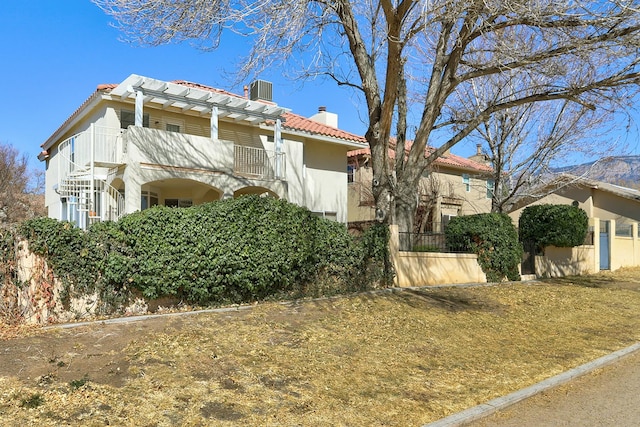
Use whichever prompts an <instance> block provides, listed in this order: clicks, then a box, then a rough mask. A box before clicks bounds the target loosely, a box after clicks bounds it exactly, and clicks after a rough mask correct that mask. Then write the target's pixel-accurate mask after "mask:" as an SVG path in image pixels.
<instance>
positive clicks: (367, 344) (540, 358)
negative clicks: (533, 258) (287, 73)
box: [0, 269, 640, 427]
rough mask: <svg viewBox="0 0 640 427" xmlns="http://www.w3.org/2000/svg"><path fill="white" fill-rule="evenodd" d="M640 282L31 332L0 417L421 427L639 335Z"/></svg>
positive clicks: (4, 352) (5, 382) (10, 363)
mask: <svg viewBox="0 0 640 427" xmlns="http://www.w3.org/2000/svg"><path fill="white" fill-rule="evenodd" d="M576 281H580V284H579V285H577V284H576V283H574V282H576ZM639 290H640V269H638V270H636V271H633V272H632V274H630V275H629V277H620V276H615V277H614V276H606V275H604V276H602V275H601V276H598V277H593V278H582V279H579V280H578V279H562V280H561V281H556V282H548V283H538V284H530V285H527V284H524V285H521V284H513V285H505V286H494V287H474V288H443V289H433V288H432V289H426V288H425V289H424V290H408V291H403V292H386V293H381V294H376V295H373V294H368V295H358V296H350V297H341V298H333V299H324V300H318V301H304V302H294V303H290V304H276V303H266V304H258V305H257V306H255V307H254V308H253V309H251V310H232V311H224V312H219V313H210V314H191V315H180V316H171V317H154V318H147V319H145V320H139V321H132V322H122V323H105V322H95V323H92V324H90V325H87V326H79V327H73V328H53V329H49V330H39V331H35V332H33V331H32V332H31V335H30V336H25V337H18V338H12V339H8V340H3V341H2V340H0V425H2V426H3V427H4V426H14V425H15V426H23V425H39V426H42V425H52V426H58V425H87V426H93V425H96V426H98V425H131V426H138V425H143V426H170V425H194V426H195V425H202V426H208V425H225V426H226V425H229V426H232V425H274V426H280V425H305V426H329V425H354V426H355V425H385V426H408V425H415V426H418V425H423V424H426V423H428V422H431V421H435V420H437V419H438V418H442V417H444V416H447V415H450V414H451V413H454V412H457V411H460V410H462V409H465V408H468V407H472V406H475V405H477V404H479V403H482V402H485V401H487V400H490V399H492V398H495V397H498V396H499V395H503V394H506V393H508V392H512V391H515V390H517V389H519V388H523V387H524V386H525V385H530V384H531V383H535V382H537V381H540V380H541V379H544V378H547V377H549V376H552V375H556V374H558V373H559V372H562V371H563V370H566V369H567V368H568V367H575V366H578V365H580V364H582V363H586V362H587V361H590V360H594V359H596V358H597V357H600V356H602V355H604V354H608V353H610V352H611V351H613V350H616V349H619V348H622V347H625V346H627V345H630V344H632V343H635V342H637V341H638V340H639V339H640V316H638V313H640V294H639V292H638V291H639ZM598 316H602V317H598ZM591 322H592V323H591ZM547 346H548V347H547ZM553 393H560V394H562V393H564V391H562V390H560V391H557V392H553ZM638 395H640V393H638ZM553 396H556V395H553ZM549 399H551V400H557V399H556V398H555V397H550V398H549ZM507 418H509V417H506V418H505V416H501V418H500V419H501V420H504V419H507ZM510 419H513V418H510ZM494 421H495V420H494ZM486 422H488V424H487V423H485V424H481V425H482V426H492V425H494V424H491V422H493V421H491V420H486ZM496 422H497V421H496ZM495 425H496V426H498V425H502V424H495ZM506 425H509V424H505V426H506ZM512 425H545V424H539V423H533V424H520V423H519V422H516V424H512ZM546 425H577V424H553V423H550V424H546ZM603 425H606V424H603Z"/></svg>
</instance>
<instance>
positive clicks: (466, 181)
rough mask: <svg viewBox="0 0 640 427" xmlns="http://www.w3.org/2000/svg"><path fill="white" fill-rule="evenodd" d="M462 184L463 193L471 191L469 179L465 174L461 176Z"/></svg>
mask: <svg viewBox="0 0 640 427" xmlns="http://www.w3.org/2000/svg"><path fill="white" fill-rule="evenodd" d="M462 184H463V185H464V191H466V192H469V191H471V178H469V175H468V174H466V173H463V174H462Z"/></svg>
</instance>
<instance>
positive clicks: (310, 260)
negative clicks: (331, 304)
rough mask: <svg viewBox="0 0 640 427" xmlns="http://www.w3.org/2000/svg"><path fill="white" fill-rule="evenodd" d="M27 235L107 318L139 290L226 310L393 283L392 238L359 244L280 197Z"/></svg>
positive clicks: (46, 222) (52, 227)
mask: <svg viewBox="0 0 640 427" xmlns="http://www.w3.org/2000/svg"><path fill="white" fill-rule="evenodd" d="M384 229H385V230H386V227H384ZM20 232H21V234H22V235H24V236H25V237H26V238H27V239H28V241H29V246H30V248H31V250H32V251H33V252H34V253H36V254H39V255H41V256H43V257H45V259H47V261H48V263H49V264H50V265H51V266H52V268H53V269H54V271H55V274H56V276H57V277H58V278H59V279H60V280H61V281H62V283H63V284H64V287H65V292H66V295H67V296H78V295H86V294H92V293H96V294H97V295H98V296H99V298H100V301H101V302H102V304H103V306H102V309H103V310H104V311H112V310H114V309H117V308H118V307H122V305H123V303H124V301H126V299H127V298H128V297H129V296H130V295H131V292H132V291H136V292H139V293H141V294H142V295H143V296H144V297H145V298H147V299H154V298H159V297H166V296H169V297H175V298H177V299H180V300H183V301H185V302H188V303H197V304H222V303H240V302H248V301H254V300H259V299H265V298H272V297H278V296H279V297H287V296H288V297H291V296H295V297H301V296H307V295H310V296H317V295H318V294H324V295H326V294H332V293H340V292H348V291H353V290H363V289H371V288H373V287H377V286H384V285H387V284H389V283H390V282H391V279H392V276H391V275H390V273H389V271H391V269H390V266H389V261H388V248H387V242H388V230H387V232H386V234H385V233H384V230H383V231H381V230H380V229H379V228H378V227H373V228H372V229H371V230H370V231H368V232H366V233H365V235H364V236H363V237H362V238H361V239H360V240H357V241H356V240H354V238H353V237H352V236H350V235H349V234H348V233H347V230H346V227H345V226H344V225H343V224H340V223H336V222H334V221H329V220H325V219H322V218H318V217H316V216H314V215H313V214H311V213H310V212H309V211H308V210H307V209H304V208H301V207H298V206H296V205H293V204H291V203H288V202H286V201H282V200H277V199H273V198H264V197H257V196H245V197H241V198H238V199H230V200H224V201H218V202H213V203H208V204H203V205H198V206H194V207H191V208H180V209H177V208H167V207H161V206H156V207H153V208H151V209H147V210H144V211H142V212H136V213H133V214H130V215H126V216H125V217H123V218H122V219H120V220H119V221H117V222H103V223H97V224H94V225H93V226H91V227H90V229H89V230H88V231H87V232H84V231H82V230H80V229H78V228H76V227H74V226H73V225H72V224H70V223H68V222H61V221H57V220H53V219H50V218H38V219H33V220H29V221H26V222H25V223H23V224H22V226H21V228H20ZM385 272H386V273H385Z"/></svg>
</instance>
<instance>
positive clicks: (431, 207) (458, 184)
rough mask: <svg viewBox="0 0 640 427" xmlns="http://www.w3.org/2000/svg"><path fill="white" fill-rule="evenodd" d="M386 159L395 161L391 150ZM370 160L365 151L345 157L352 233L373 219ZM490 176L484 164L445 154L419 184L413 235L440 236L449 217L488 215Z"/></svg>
mask: <svg viewBox="0 0 640 427" xmlns="http://www.w3.org/2000/svg"><path fill="white" fill-rule="evenodd" d="M429 150H431V149H427V152H426V153H425V155H428V154H429V153H430V151H429ZM389 157H390V158H391V159H393V158H394V157H395V151H394V150H391V149H390V150H389ZM370 160H371V152H370V150H369V148H368V147H366V148H360V149H357V150H352V151H350V152H349V153H348V166H347V167H348V168H349V169H348V180H349V217H348V222H349V227H350V228H351V229H353V230H359V229H361V228H363V227H366V225H367V224H368V223H370V222H371V221H373V219H374V217H375V206H374V200H373V194H372V192H371V180H372V179H373V171H372V169H371V164H370ZM492 172H493V169H492V168H491V166H489V165H488V164H486V163H480V162H477V161H474V160H470V159H466V158H464V157H460V156H456V155H455V154H451V153H445V154H444V155H443V156H441V157H440V158H438V159H437V160H436V161H435V162H434V163H433V164H432V166H431V168H430V170H428V171H426V172H425V173H424V174H423V177H422V179H421V181H420V189H419V190H420V191H419V192H420V196H419V197H420V199H419V202H418V207H417V212H416V218H415V224H414V231H415V232H418V233H422V232H441V231H442V230H443V228H444V226H446V224H447V223H448V222H449V220H450V219H451V217H454V216H459V215H471V214H477V213H486V212H490V211H491V198H492V197H493V191H494V184H493V179H492V178H491V176H492Z"/></svg>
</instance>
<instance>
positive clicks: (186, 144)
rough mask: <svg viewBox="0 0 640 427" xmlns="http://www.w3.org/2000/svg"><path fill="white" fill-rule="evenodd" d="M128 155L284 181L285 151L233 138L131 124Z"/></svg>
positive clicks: (125, 137)
mask: <svg viewBox="0 0 640 427" xmlns="http://www.w3.org/2000/svg"><path fill="white" fill-rule="evenodd" d="M123 140H124V142H125V146H126V147H127V150H128V152H127V158H128V161H131V162H140V163H151V164H157V165H165V166H172V167H179V168H186V169H192V170H214V171H222V172H227V173H230V174H233V175H241V176H245V177H248V178H252V179H264V180H274V179H275V180H283V179H284V177H285V156H284V153H276V152H275V151H270V150H265V149H263V148H259V147H248V146H244V145H239V144H235V143H234V142H233V141H227V140H212V139H211V138H207V137H203V136H197V135H188V134H184V133H178V132H168V131H163V130H158V129H149V128H141V127H135V126H131V127H129V129H127V130H126V131H125V132H124V133H123Z"/></svg>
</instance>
